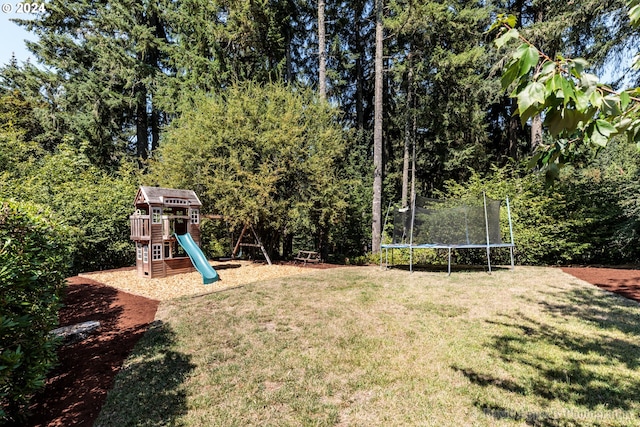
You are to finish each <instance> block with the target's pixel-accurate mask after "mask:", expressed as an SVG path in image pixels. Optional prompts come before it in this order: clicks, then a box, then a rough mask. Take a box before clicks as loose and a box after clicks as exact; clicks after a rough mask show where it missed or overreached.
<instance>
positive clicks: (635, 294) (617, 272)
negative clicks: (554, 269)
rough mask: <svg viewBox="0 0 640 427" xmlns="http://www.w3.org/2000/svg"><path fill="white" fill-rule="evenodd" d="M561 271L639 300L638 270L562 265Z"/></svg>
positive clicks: (639, 283) (639, 280) (639, 277)
mask: <svg viewBox="0 0 640 427" xmlns="http://www.w3.org/2000/svg"><path fill="white" fill-rule="evenodd" d="M562 271H564V272H565V273H568V274H571V275H572V276H575V277H577V278H578V279H581V280H584V281H585V282H589V283H591V284H592V285H596V286H597V287H599V288H602V289H605V290H607V291H610V292H615V293H617V294H619V295H622V296H623V297H626V298H629V299H632V300H635V301H638V302H640V270H638V269H631V268H618V267H563V268H562Z"/></svg>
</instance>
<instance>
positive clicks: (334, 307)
mask: <svg viewBox="0 0 640 427" xmlns="http://www.w3.org/2000/svg"><path fill="white" fill-rule="evenodd" d="M165 309H166V310H165V311H164V313H165V315H164V317H163V323H162V324H161V325H160V326H158V327H157V328H154V329H153V330H152V331H150V333H149V334H148V335H146V336H145V337H144V338H143V339H142V340H141V342H140V343H139V345H138V346H137V347H136V349H135V350H134V353H133V354H132V357H131V358H130V359H129V360H128V361H127V362H126V363H125V366H124V367H123V370H122V371H121V372H120V373H119V374H118V376H117V378H116V381H115V386H114V389H113V390H112V391H111V392H110V393H109V396H108V398H107V403H106V405H105V406H104V408H103V410H102V413H101V415H100V417H99V419H98V420H97V421H96V425H98V426H102V427H107V426H121V425H184V426H204V425H225V426H248V425H280V426H300V425H316V426H330V425H371V426H374V425H384V426H388V425H453V424H460V425H474V426H492V427H493V426H511V425H514V422H520V423H524V422H525V421H529V422H530V423H531V424H532V425H549V426H563V425H580V426H592V427H596V426H599V427H602V426H609V427H614V426H618V427H622V426H632V425H635V426H638V425H640V419H639V418H638V415H639V414H640V404H639V403H638V401H637V399H635V396H636V395H637V390H638V389H639V388H640V370H639V369H638V363H637V361H638V356H637V354H638V350H639V348H638V344H637V343H638V336H639V335H640V323H639V321H638V319H640V307H639V306H638V304H637V303H635V302H632V301H629V300H626V299H624V298H621V297H618V296H616V295H613V294H610V293H607V292H603V291H600V290H599V289H597V288H595V287H592V286H589V285H587V284H585V283H584V282H581V281H578V280H576V279H573V278H571V277H570V276H568V275H565V274H564V273H562V272H561V271H560V270H558V269H544V268H533V267H519V268H517V269H516V271H514V272H512V271H505V270H499V271H495V272H494V274H493V275H487V274H484V273H479V272H471V273H469V272H466V273H465V272H456V273H454V274H453V275H452V276H451V277H447V276H446V274H445V273H443V272H439V273H426V272H415V273H413V274H412V275H411V276H410V277H409V273H408V272H406V271H401V270H388V271H380V270H379V269H378V268H376V267H367V268H361V267H349V268H344V269H333V270H321V271H317V270H316V271H315V272H310V273H309V274H306V275H304V276H297V277H290V278H284V279H279V280H276V281H270V282H261V283H256V284H253V285H247V286H245V287H242V288H234V289H229V290H226V291H222V292H216V293H213V294H211V295H208V296H204V297H200V298H195V299H194V298H184V299H181V300H176V301H172V302H169V303H168V304H167V305H166V307H165ZM212 324H215V327H212Z"/></svg>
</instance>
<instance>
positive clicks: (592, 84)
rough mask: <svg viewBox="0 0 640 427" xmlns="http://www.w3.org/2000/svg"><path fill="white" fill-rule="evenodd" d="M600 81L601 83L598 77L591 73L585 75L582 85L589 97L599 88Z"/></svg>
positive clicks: (581, 79)
mask: <svg viewBox="0 0 640 427" xmlns="http://www.w3.org/2000/svg"><path fill="white" fill-rule="evenodd" d="M598 81H599V80H598V76H596V75H595V74H591V73H584V74H582V77H581V78H580V84H581V85H582V87H583V88H584V91H585V92H586V93H587V95H590V94H591V92H593V91H594V90H596V87H597V86H598Z"/></svg>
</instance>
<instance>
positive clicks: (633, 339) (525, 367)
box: [453, 289, 640, 426]
mask: <svg viewBox="0 0 640 427" xmlns="http://www.w3.org/2000/svg"><path fill="white" fill-rule="evenodd" d="M554 295H555V297H556V302H545V301H539V300H534V299H531V298H526V300H527V304H532V305H538V306H540V307H542V309H543V312H545V313H547V314H550V315H551V320H550V321H548V322H547V321H546V320H544V321H539V320H536V319H533V318H530V317H527V316H525V315H523V314H519V315H518V314H514V315H505V316H503V318H504V321H497V322H496V321H489V323H491V324H493V325H495V326H497V327H499V328H500V329H501V330H503V331H504V330H505V328H506V332H503V333H502V334H500V335H496V336H494V337H493V338H492V339H491V341H489V343H488V346H489V348H490V353H491V354H492V355H493V356H495V357H496V358H498V359H501V360H502V361H503V362H506V364H505V366H506V368H505V369H506V370H507V371H509V372H511V373H512V374H511V375H509V374H508V375H507V378H501V377H500V376H499V375H494V374H493V373H491V372H490V373H487V372H480V371H478V370H476V369H474V368H469V367H460V366H453V369H455V370H457V371H459V372H461V373H462V374H463V375H464V376H465V377H466V378H467V379H468V380H469V381H470V382H471V383H473V384H475V385H477V386H480V387H483V388H486V389H488V391H489V392H488V393H487V394H486V396H487V397H480V398H479V399H478V400H477V401H476V402H475V404H476V406H478V407H479V408H481V409H482V411H483V412H484V413H485V414H486V415H487V416H489V417H493V418H496V419H504V418H508V419H512V420H517V421H525V422H527V423H528V424H529V425H535V426H565V425H585V424H586V425H593V426H598V425H603V426H604V425H607V426H610V425H620V426H622V425H640V418H638V416H639V411H638V409H637V408H638V406H637V397H638V396H640V376H639V375H637V371H638V369H639V368H640V345H639V343H640V306H638V304H637V303H635V302H633V301H629V300H626V299H624V298H621V297H619V296H616V295H612V294H606V293H602V292H599V291H596V290H590V289H573V290H570V291H568V292H564V293H563V294H554ZM568 320H569V321H570V322H567V321H568ZM564 325H569V326H568V327H564ZM581 325H584V328H582V327H581ZM629 371H635V374H636V375H633V372H629ZM522 372H527V374H522ZM491 389H498V390H502V391H505V392H508V393H514V394H516V395H519V396H527V397H528V396H533V397H534V402H535V403H536V404H537V405H538V406H540V407H541V408H545V407H553V406H555V407H556V408H557V407H558V404H560V406H561V407H565V408H567V410H566V411H562V412H561V413H553V412H552V411H550V412H549V413H545V412H534V413H523V412H522V411H520V412H519V411H518V410H515V409H513V408H506V407H503V406H502V405H500V404H498V403H496V402H497V401H496V400H495V399H494V398H493V397H492V395H494V394H495V393H491ZM496 391H497V390H496ZM499 394H502V393H499ZM552 404H553V406H552ZM572 408H573V409H572ZM576 408H577V409H576ZM601 422H602V423H601ZM634 422H635V424H634ZM600 423H601V424H600Z"/></svg>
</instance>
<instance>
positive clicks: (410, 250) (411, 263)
mask: <svg viewBox="0 0 640 427" xmlns="http://www.w3.org/2000/svg"><path fill="white" fill-rule="evenodd" d="M409 273H413V248H412V247H409Z"/></svg>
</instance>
